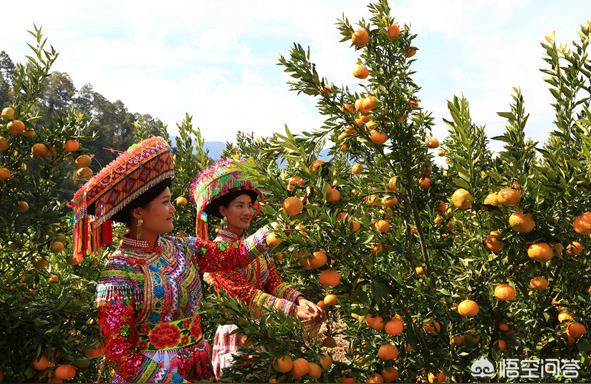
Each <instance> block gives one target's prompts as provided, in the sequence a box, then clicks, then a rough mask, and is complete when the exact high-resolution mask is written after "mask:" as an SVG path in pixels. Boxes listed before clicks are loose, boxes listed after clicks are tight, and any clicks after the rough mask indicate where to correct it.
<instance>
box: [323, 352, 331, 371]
mask: <svg viewBox="0 0 591 384" xmlns="http://www.w3.org/2000/svg"><path fill="white" fill-rule="evenodd" d="M331 365H332V357H330V355H326V354H325V355H322V357H321V358H320V366H321V367H322V372H326V371H328V369H329V368H330V366H331Z"/></svg>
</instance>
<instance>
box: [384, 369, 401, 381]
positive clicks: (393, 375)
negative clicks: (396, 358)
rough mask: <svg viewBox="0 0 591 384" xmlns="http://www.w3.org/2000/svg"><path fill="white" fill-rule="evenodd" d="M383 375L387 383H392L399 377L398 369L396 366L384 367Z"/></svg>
mask: <svg viewBox="0 0 591 384" xmlns="http://www.w3.org/2000/svg"><path fill="white" fill-rule="evenodd" d="M382 377H383V378H384V382H385V383H391V382H393V381H394V380H397V379H398V369H396V368H395V367H389V368H384V370H383V371H382Z"/></svg>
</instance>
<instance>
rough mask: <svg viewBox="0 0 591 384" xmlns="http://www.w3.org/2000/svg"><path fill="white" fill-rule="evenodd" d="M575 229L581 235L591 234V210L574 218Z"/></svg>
mask: <svg viewBox="0 0 591 384" xmlns="http://www.w3.org/2000/svg"><path fill="white" fill-rule="evenodd" d="M572 226H573V229H574V230H575V232H576V233H579V234H581V235H591V212H584V213H582V214H580V215H579V216H577V217H575V218H574V219H573V224H572Z"/></svg>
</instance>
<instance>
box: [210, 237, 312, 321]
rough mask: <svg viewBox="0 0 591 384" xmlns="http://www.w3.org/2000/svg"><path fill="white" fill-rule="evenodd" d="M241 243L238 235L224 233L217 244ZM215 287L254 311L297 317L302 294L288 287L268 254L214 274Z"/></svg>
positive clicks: (217, 238) (217, 240)
mask: <svg viewBox="0 0 591 384" xmlns="http://www.w3.org/2000/svg"><path fill="white" fill-rule="evenodd" d="M237 240H239V238H238V235H236V234H235V233H233V232H231V231H229V230H227V229H222V230H221V231H220V233H219V234H218V236H217V237H216V238H215V239H214V241H215V242H220V243H232V242H235V241H237ZM210 276H211V279H212V284H213V286H214V288H215V289H216V290H220V289H223V290H225V291H226V292H227V293H228V294H229V295H230V296H232V297H235V298H237V299H239V300H241V301H243V302H244V303H246V304H248V306H249V307H250V308H251V309H252V310H253V312H255V313H257V312H260V311H261V310H262V309H263V308H265V307H272V308H276V309H279V310H282V311H284V312H285V313H287V314H293V313H294V312H295V308H296V306H297V304H296V300H297V298H298V297H299V296H301V295H302V294H301V293H300V292H298V291H297V290H295V289H293V288H291V287H289V286H288V285H287V284H285V283H284V282H283V281H282V280H281V277H279V275H278V274H277V271H276V269H275V263H274V262H273V259H272V258H271V257H270V256H269V254H268V253H267V252H265V253H264V254H261V255H260V256H258V257H257V258H255V259H254V260H253V261H251V262H250V264H248V266H246V267H243V266H239V267H236V268H234V269H231V270H225V271H221V272H216V273H211V274H210Z"/></svg>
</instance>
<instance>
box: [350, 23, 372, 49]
mask: <svg viewBox="0 0 591 384" xmlns="http://www.w3.org/2000/svg"><path fill="white" fill-rule="evenodd" d="M351 41H352V43H353V45H354V46H355V47H357V48H363V47H365V46H366V45H367V43H369V33H368V32H367V30H365V29H364V28H360V29H357V30H355V31H354V32H353V34H352V35H351Z"/></svg>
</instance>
